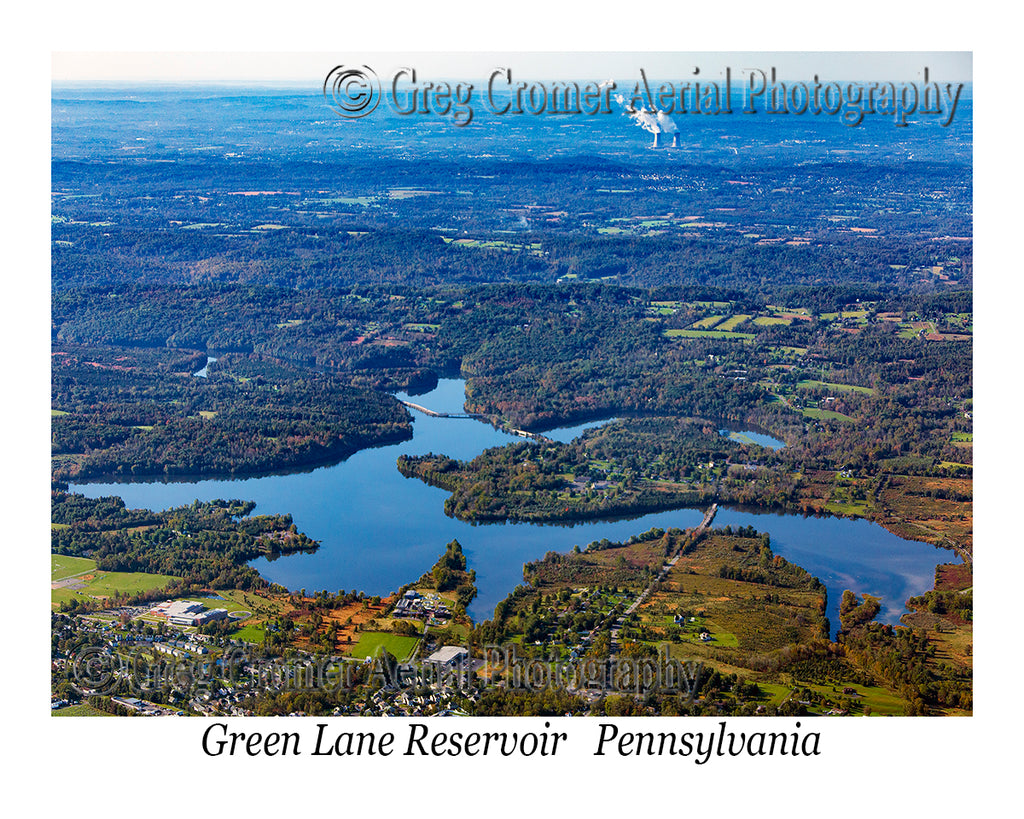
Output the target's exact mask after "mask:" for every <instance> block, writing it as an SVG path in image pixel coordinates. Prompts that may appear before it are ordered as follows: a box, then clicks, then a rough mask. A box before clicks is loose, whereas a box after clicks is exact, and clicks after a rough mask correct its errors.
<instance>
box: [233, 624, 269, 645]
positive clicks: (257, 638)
mask: <svg viewBox="0 0 1024 819" xmlns="http://www.w3.org/2000/svg"><path fill="white" fill-rule="evenodd" d="M265 634H266V632H265V631H264V630H263V626H257V625H245V626H242V627H241V628H240V629H238V631H233V632H232V633H231V639H232V640H244V641H245V642H247V643H256V644H257V645H258V644H260V643H262V642H263V637H264V636H265Z"/></svg>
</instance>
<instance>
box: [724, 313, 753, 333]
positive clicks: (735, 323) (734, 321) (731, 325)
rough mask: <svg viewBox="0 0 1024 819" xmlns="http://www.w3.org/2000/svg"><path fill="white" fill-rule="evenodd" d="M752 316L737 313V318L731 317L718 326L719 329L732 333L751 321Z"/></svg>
mask: <svg viewBox="0 0 1024 819" xmlns="http://www.w3.org/2000/svg"><path fill="white" fill-rule="evenodd" d="M749 320H750V316H749V315H747V314H746V313H737V314H736V315H735V316H729V318H727V319H726V320H725V321H723V322H722V323H721V324H719V325H718V329H719V330H722V331H724V332H732V331H733V330H735V329H736V328H737V327H739V326H740V325H741V324H743V322H745V321H749Z"/></svg>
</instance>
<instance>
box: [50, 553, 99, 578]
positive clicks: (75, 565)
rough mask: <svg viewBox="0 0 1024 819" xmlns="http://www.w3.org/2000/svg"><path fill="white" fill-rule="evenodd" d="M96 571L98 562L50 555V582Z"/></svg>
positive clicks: (85, 558)
mask: <svg viewBox="0 0 1024 819" xmlns="http://www.w3.org/2000/svg"><path fill="white" fill-rule="evenodd" d="M95 570H96V561H95V560H91V559H90V558H88V557H70V556H69V555H54V554H51V555H50V580H63V579H64V578H65V577H71V576H73V575H76V574H82V573H83V572H91V571H95Z"/></svg>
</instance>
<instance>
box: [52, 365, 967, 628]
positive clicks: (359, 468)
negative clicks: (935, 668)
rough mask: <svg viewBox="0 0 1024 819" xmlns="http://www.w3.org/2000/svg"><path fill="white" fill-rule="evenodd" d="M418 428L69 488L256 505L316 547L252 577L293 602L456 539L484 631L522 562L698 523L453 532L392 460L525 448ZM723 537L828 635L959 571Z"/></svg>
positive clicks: (418, 565)
mask: <svg viewBox="0 0 1024 819" xmlns="http://www.w3.org/2000/svg"><path fill="white" fill-rule="evenodd" d="M398 397H399V398H402V399H407V398H408V397H407V396H404V395H399V396H398ZM411 400H413V401H414V402H415V403H417V404H420V405H421V406H424V407H427V408H429V409H432V410H434V411H437V412H461V411H462V404H463V400H464V382H462V381H461V380H455V379H449V380H443V381H441V382H440V383H439V384H438V386H437V388H436V389H435V390H434V391H432V392H430V393H427V394H425V395H420V396H416V397H415V398H414V399H411ZM413 416H414V421H413V430H414V434H413V438H412V440H410V441H405V442H403V443H400V444H394V445H389V446H384V447H378V448H375V449H367V450H363V451H361V452H357V453H356V454H355V455H353V456H352V457H350V458H348V459H347V460H345V461H343V462H341V463H339V464H335V465H334V466H328V467H322V468H319V469H314V470H311V471H307V472H295V473H291V474H285V475H268V476H265V477H257V478H247V479H240V480H223V479H218V480H202V481H193V482H168V483H165V482H158V481H149V482H134V483H89V484H74V485H72V486H71V487H70V489H71V491H72V492H79V493H81V494H84V495H87V496H88V497H101V496H105V495H119V496H121V497H122V498H124V500H125V503H126V504H127V505H128V506H129V507H132V508H147V509H168V508H171V507H174V506H180V505H183V504H187V503H191V502H192V501H193V500H196V499H199V500H204V501H205V500H213V499H216V498H240V499H246V500H253V501H255V502H256V509H255V513H256V514H271V513H285V512H287V513H290V514H291V515H292V517H293V519H294V521H295V524H296V526H297V527H298V528H299V530H300V531H302V532H305V533H306V534H307V535H309V537H311V538H313V539H315V540H318V541H320V542H321V544H322V545H321V547H320V548H319V549H318V550H317V551H316V552H313V553H310V554H301V555H290V556H287V557H282V558H278V559H277V560H274V561H270V560H267V559H265V558H260V559H258V560H255V561H253V564H252V565H253V566H254V567H255V568H256V569H257V570H258V571H259V572H260V573H261V574H262V575H263V576H264V577H266V578H267V579H268V580H271V581H273V582H276V583H280V584H281V585H283V586H287V587H288V588H290V589H301V588H305V589H306V590H307V591H315V590H319V589H328V590H330V591H337V590H339V589H346V590H348V589H358V590H361V591H365V592H367V593H369V594H386V593H388V592H391V591H394V590H395V589H397V588H399V587H400V586H402V585H404V584H405V583H408V582H410V581H412V580H415V579H416V578H417V577H419V576H420V575H421V574H422V573H423V572H425V571H427V570H428V569H429V568H430V567H431V566H432V565H433V564H434V562H435V561H436V560H437V557H438V555H439V554H440V553H441V552H443V551H444V547H445V544H447V543H448V542H449V541H451V540H453V539H458V541H459V542H460V543H461V544H462V546H463V548H464V550H465V552H466V555H467V558H468V560H469V566H470V568H473V569H475V570H476V572H477V587H478V589H479V594H478V596H477V599H476V600H475V601H474V602H473V604H472V605H471V606H470V614H471V616H472V617H473V618H474V620H477V621H480V620H484V619H487V618H489V617H490V616H491V615H492V614H493V612H494V606H495V605H496V604H497V603H498V602H499V601H500V600H501V599H503V598H504V597H505V596H506V595H507V594H508V593H509V592H510V591H511V590H512V589H513V588H514V587H515V586H516V585H517V584H518V583H520V582H521V581H522V572H523V564H524V563H525V562H527V561H529V560H534V559H537V558H539V557H542V556H543V555H544V554H545V553H546V552H548V551H558V552H568V551H570V550H571V549H572V548H573V546H574V545H579V546H580V548H584V547H585V546H586V545H587V544H588V543H590V542H592V541H595V540H600V539H602V538H608V539H609V540H613V541H621V540H625V539H627V538H628V537H629V536H630V535H633V534H637V533H640V532H643V531H646V530H647V529H650V528H651V527H652V526H658V527H661V528H663V529H667V528H670V527H672V526H678V527H680V528H686V527H690V526H695V525H697V524H698V523H699V522H700V520H701V517H702V511H701V510H698V509H677V510H673V511H669V512H658V513H654V514H649V515H643V516H641V517H638V518H635V519H629V520H617V521H597V522H587V523H580V524H576V525H574V526H542V525H534V524H512V523H509V524H484V525H474V524H469V523H463V522H462V521H458V520H454V519H452V518H449V517H447V516H445V514H444V510H443V506H444V500H445V498H446V497H447V495H448V493H447V492H446V491H445V490H443V489H438V488H435V487H431V486H427V485H426V484H424V483H423V482H422V481H420V480H418V479H415V478H405V477H403V476H402V475H401V473H399V471H398V469H397V467H396V464H395V462H396V460H397V458H398V456H399V455H402V454H409V455H417V454H426V453H429V452H433V453H437V454H440V453H444V454H446V455H450V456H451V457H453V458H458V459H461V460H466V459H471V458H473V457H475V456H476V455H477V454H479V453H480V452H482V451H483V450H484V449H487V448H488V447H493V446H503V445H505V444H507V443H511V442H513V441H522V440H523V439H522V438H518V437H516V436H514V435H510V434H508V433H504V432H501V431H499V430H497V429H494V428H493V427H491V426H489V425H487V424H483V423H480V422H479V421H476V420H472V419H457V418H435V417H431V416H426V415H423V414H422V413H418V412H413ZM599 423H602V422H589V423H588V424H581V425H579V426H578V427H572V428H564V429H562V430H561V431H560V432H559V435H561V436H568V438H567V439H566V440H571V439H572V438H573V437H575V436H576V435H578V434H579V433H580V432H582V430H583V429H584V428H588V427H590V426H594V425H595V424H599ZM546 434H548V435H550V433H546ZM715 525H716V526H725V525H731V526H733V527H737V526H748V525H752V526H754V527H755V528H756V529H758V530H760V531H767V532H769V533H770V535H771V540H772V548H773V549H774V551H775V552H776V554H780V555H782V556H783V557H785V558H786V559H787V560H789V561H791V562H794V563H797V564H798V565H800V566H803V567H804V568H805V569H807V571H809V572H811V573H812V574H814V575H816V576H817V577H819V578H820V579H821V581H822V582H823V583H824V584H825V585H826V587H827V589H828V596H829V610H828V616H829V619H830V620H831V622H832V625H833V631H834V630H835V628H836V627H837V626H838V623H839V617H838V605H839V599H840V596H841V595H842V592H843V590H844V589H852V590H853V591H855V592H858V593H864V592H867V593H869V594H873V595H877V596H879V597H881V598H882V611H881V614H880V615H879V619H880V620H881V621H883V622H889V623H896V622H898V620H899V616H900V615H901V614H902V613H903V612H904V611H905V609H904V602H905V601H906V599H907V598H908V597H910V596H912V595H916V594H921V593H922V592H924V591H926V590H928V589H930V588H931V586H932V582H933V578H934V573H935V565H936V564H937V563H939V562H949V561H951V560H953V559H954V556H953V554H952V553H950V552H946V551H943V550H938V549H936V548H934V547H933V546H930V545H928V544H924V543H918V542H916V541H910V540H904V539H902V538H899V537H897V536H896V535H894V534H892V533H890V532H888V531H886V530H885V529H883V528H882V527H880V526H878V525H876V524H873V523H870V522H868V521H864V520H845V519H839V518H814V517H809V518H805V517H802V516H799V515H776V514H753V513H750V512H746V511H739V510H734V509H729V508H722V509H720V510H719V512H718V516H717V518H716V519H715Z"/></svg>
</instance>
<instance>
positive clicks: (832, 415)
mask: <svg viewBox="0 0 1024 819" xmlns="http://www.w3.org/2000/svg"><path fill="white" fill-rule="evenodd" d="M800 413H801V414H802V415H805V416H807V417H808V418H816V419H817V420H819V421H852V420H853V419H852V418H851V417H850V416H849V415H844V414H843V413H841V412H833V411H832V410H823V409H814V408H811V409H802V410H800Z"/></svg>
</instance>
